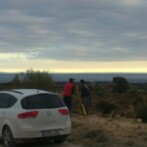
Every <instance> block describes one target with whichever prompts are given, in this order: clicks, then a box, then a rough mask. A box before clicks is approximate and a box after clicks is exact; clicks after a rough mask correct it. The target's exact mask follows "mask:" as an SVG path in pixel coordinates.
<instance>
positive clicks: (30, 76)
mask: <svg viewBox="0 0 147 147" xmlns="http://www.w3.org/2000/svg"><path fill="white" fill-rule="evenodd" d="M12 85H13V88H37V89H44V90H53V89H55V88H56V85H55V82H54V81H53V79H52V77H51V75H50V74H49V73H48V72H45V71H44V72H40V71H33V70H27V72H26V73H19V74H16V75H15V76H14V78H13V79H12Z"/></svg>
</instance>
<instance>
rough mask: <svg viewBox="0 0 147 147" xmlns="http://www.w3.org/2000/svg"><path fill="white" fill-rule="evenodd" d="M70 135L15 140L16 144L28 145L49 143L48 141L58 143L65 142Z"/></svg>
mask: <svg viewBox="0 0 147 147" xmlns="http://www.w3.org/2000/svg"><path fill="white" fill-rule="evenodd" d="M69 135H70V134H65V135H57V136H48V137H35V138H15V142H16V143H27V142H42V141H43V142H48V141H52V140H54V141H58V140H63V141H65V140H66V138H67V137H68V136H69Z"/></svg>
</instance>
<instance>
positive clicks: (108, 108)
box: [96, 100, 117, 114]
mask: <svg viewBox="0 0 147 147" xmlns="http://www.w3.org/2000/svg"><path fill="white" fill-rule="evenodd" d="M96 108H97V109H98V110H100V111H101V112H102V113H103V114H110V113H111V112H112V111H113V110H114V109H116V108H117V107H116V105H115V104H112V103H110V102H107V101H104V100H102V101H99V102H98V103H97V105H96Z"/></svg>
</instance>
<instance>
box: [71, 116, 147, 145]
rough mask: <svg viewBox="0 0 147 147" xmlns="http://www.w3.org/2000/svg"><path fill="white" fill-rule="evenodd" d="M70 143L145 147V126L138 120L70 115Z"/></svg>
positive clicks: (146, 129)
mask: <svg viewBox="0 0 147 147" xmlns="http://www.w3.org/2000/svg"><path fill="white" fill-rule="evenodd" d="M71 118H72V133H71V136H70V137H69V138H68V140H69V141H70V142H72V143H73V144H77V145H82V146H86V147H87V146H89V147H90V146H96V147H146V146H147V124H145V123H142V122H141V120H140V119H138V120H137V119H126V118H121V117H120V116H116V117H115V118H111V117H108V118H105V117H101V116H98V115H89V116H87V117H85V116H80V115H75V114H72V116H71Z"/></svg>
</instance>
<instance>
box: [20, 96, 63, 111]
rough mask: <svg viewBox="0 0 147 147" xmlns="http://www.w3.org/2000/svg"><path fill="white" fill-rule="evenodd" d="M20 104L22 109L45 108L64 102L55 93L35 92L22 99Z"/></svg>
mask: <svg viewBox="0 0 147 147" xmlns="http://www.w3.org/2000/svg"><path fill="white" fill-rule="evenodd" d="M21 105H22V108H24V109H46V108H59V107H63V106H65V104H64V102H63V101H62V99H61V98H60V97H59V95H57V94H37V95H32V96H28V97H25V98H24V99H22V101H21Z"/></svg>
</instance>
